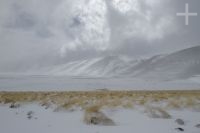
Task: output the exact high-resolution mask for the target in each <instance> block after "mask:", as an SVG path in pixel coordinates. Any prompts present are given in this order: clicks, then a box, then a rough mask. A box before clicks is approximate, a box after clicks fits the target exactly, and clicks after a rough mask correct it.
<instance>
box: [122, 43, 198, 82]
mask: <svg viewBox="0 0 200 133" xmlns="http://www.w3.org/2000/svg"><path fill="white" fill-rule="evenodd" d="M125 74H129V75H131V76H134V77H148V78H149V77H151V78H161V79H166V80H170V79H171V80H172V79H183V78H190V77H193V76H196V75H199V74H200V46H197V47H192V48H188V49H184V50H181V51H177V52H174V53H172V54H169V55H165V56H154V57H152V58H150V59H147V60H144V61H142V62H140V63H138V64H137V65H135V66H132V67H131V68H130V69H128V70H127V71H126V72H125Z"/></svg>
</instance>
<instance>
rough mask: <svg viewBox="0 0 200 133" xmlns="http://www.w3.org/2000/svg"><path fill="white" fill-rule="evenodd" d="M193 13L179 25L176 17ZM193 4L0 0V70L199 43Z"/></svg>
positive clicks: (192, 1) (199, 29)
mask: <svg viewBox="0 0 200 133" xmlns="http://www.w3.org/2000/svg"><path fill="white" fill-rule="evenodd" d="M185 3H189V8H190V9H189V11H190V12H197V13H199V15H198V16H197V17H190V19H189V25H188V26H185V22H184V20H185V18H184V17H177V16H176V13H178V12H184V11H185ZM199 5H200V1H199V0H17V1H16V0H0V72H13V71H24V70H26V69H32V68H38V67H42V66H47V65H54V64H59V63H64V62H67V61H69V60H78V59H82V58H91V57H95V56H99V55H107V54H108V55H109V54H114V55H127V56H131V57H133V58H138V57H145V56H151V55H155V54H159V53H168V52H173V51H176V50H179V49H183V48H187V47H191V46H196V45H200V38H199V35H200V26H199V24H200V8H199Z"/></svg>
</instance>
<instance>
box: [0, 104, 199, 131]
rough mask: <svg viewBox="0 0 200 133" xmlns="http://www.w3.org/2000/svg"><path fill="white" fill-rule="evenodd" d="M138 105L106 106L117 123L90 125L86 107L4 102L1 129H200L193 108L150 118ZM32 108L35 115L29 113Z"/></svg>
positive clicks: (197, 117)
mask: <svg viewBox="0 0 200 133" xmlns="http://www.w3.org/2000/svg"><path fill="white" fill-rule="evenodd" d="M141 110H142V108H138V109H121V108H116V109H113V110H104V112H105V113H106V114H108V115H109V117H110V118H111V119H112V120H113V121H115V123H116V125H115V126H98V125H86V124H84V123H83V114H84V113H83V111H81V110H77V111H73V112H70V111H60V112H54V111H53V108H49V109H45V108H44V107H41V106H40V105H38V104H29V105H26V104H25V105H22V106H21V107H20V108H16V109H11V108H9V106H8V105H1V106H0V118H1V119H0V129H1V132H2V133H13V132H20V133H36V132H37V133H56V132H57V133H66V132H71V133H122V132H126V133H133V132H138V133H158V132H160V133H177V132H179V131H178V130H176V128H178V127H181V128H183V129H184V133H199V132H200V128H197V127H195V125H197V124H200V115H199V112H195V111H193V110H171V111H169V112H168V113H170V115H171V116H172V118H171V119H156V118H150V117H148V116H147V115H146V114H144V112H143V111H141ZM30 111H32V112H33V114H32V118H30V119H29V118H28V115H27V113H28V112H30ZM178 118H179V119H182V120H184V122H185V125H182V126H180V125H178V124H177V123H176V122H175V120H176V119H178Z"/></svg>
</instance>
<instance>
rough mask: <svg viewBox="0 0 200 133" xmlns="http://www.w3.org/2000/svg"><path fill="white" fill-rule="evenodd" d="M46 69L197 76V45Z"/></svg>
mask: <svg viewBox="0 0 200 133" xmlns="http://www.w3.org/2000/svg"><path fill="white" fill-rule="evenodd" d="M43 71H44V70H43ZM45 71H46V73H47V74H50V75H65V76H90V77H113V76H117V77H129V78H130V77H133V78H150V79H162V80H173V79H184V78H191V77H193V76H196V75H200V46H196V47H192V48H187V49H184V50H181V51H177V52H174V53H172V54H166V55H156V56H153V57H151V58H148V59H141V60H135V59H130V58H126V57H121V56H105V57H99V58H94V59H88V60H79V61H72V62H69V63H66V64H63V65H59V66H54V67H49V68H48V69H46V70H45Z"/></svg>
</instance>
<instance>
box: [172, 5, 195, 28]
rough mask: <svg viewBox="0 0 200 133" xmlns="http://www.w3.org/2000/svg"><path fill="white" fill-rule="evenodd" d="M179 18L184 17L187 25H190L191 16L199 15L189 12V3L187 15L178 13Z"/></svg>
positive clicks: (186, 8)
mask: <svg viewBox="0 0 200 133" xmlns="http://www.w3.org/2000/svg"><path fill="white" fill-rule="evenodd" d="M176 15H177V16H184V17H185V25H189V17H190V16H197V15H198V14H197V13H190V12H189V5H188V3H186V4H185V13H177V14H176Z"/></svg>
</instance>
